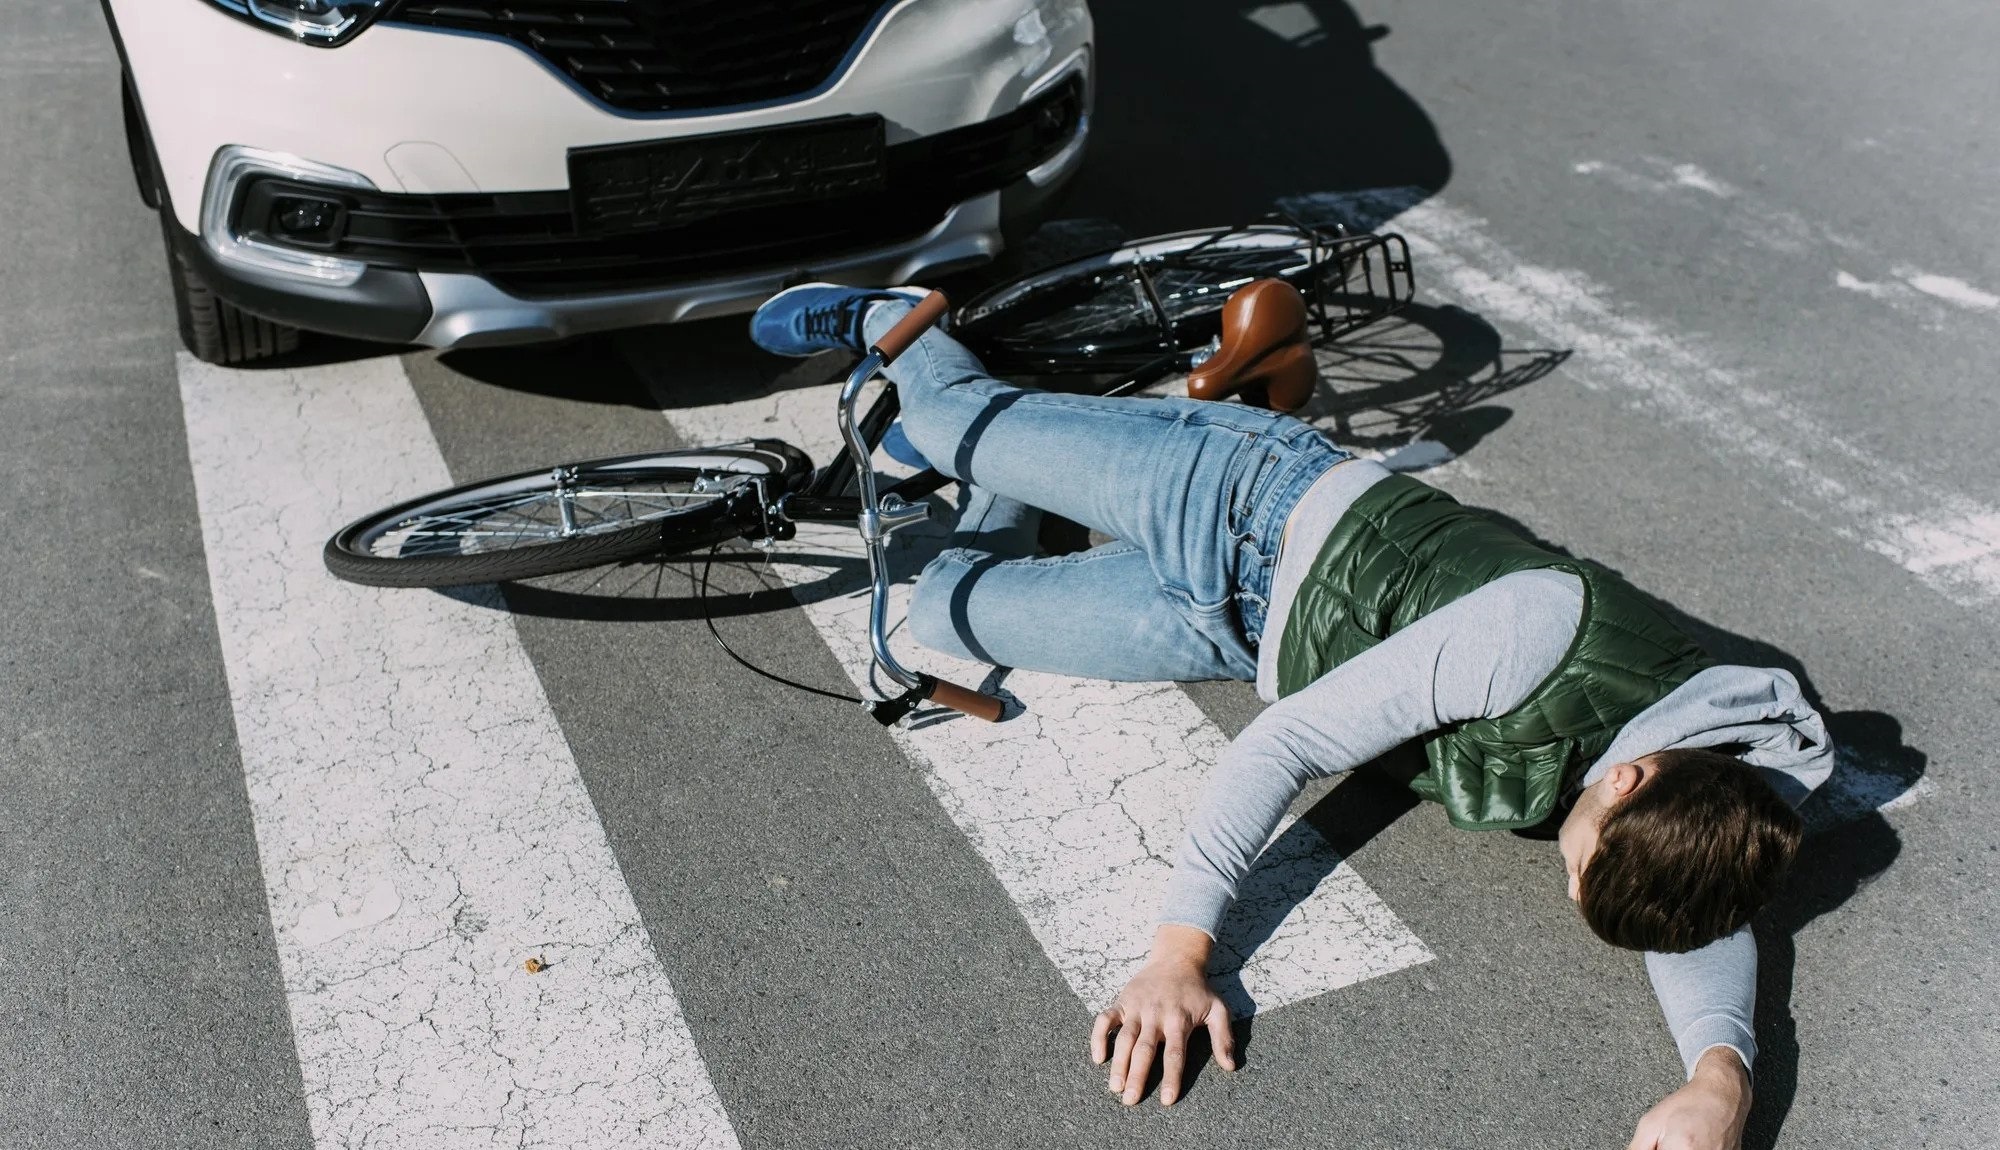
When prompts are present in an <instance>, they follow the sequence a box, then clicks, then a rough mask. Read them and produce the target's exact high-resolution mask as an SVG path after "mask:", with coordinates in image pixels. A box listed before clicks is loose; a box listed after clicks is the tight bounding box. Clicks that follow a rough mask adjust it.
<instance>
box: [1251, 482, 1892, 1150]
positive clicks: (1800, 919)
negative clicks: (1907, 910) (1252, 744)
mask: <svg viewBox="0 0 2000 1150" xmlns="http://www.w3.org/2000/svg"><path fill="white" fill-rule="evenodd" d="M1478 510H1480V511H1481V512H1482V513H1483V514H1486V515H1489V516H1491V517H1492V518H1494V519H1496V520H1498V521H1499V522H1501V523H1503V524H1505V525H1506V526H1508V527H1510V528H1512V529H1514V530H1516V531H1518V532H1520V533H1521V534H1522V535H1523V536H1525V537H1527V538H1529V539H1532V540H1535V542H1537V543H1538V544H1540V545H1541V546H1543V547H1546V548H1548V549H1550V550H1552V551H1556V552H1558V553H1560V554H1564V555H1568V554H1569V552H1568V551H1567V550H1566V549H1565V548H1563V547H1561V546H1559V545H1557V544H1553V543H1550V542H1549V541H1547V540H1545V539H1542V538H1540V537H1539V536H1537V535H1536V534H1535V533H1534V532H1533V531H1532V530H1530V529H1529V528H1527V527H1526V526H1525V525H1523V524H1522V523H1520V522H1519V521H1518V520H1515V519H1513V518H1512V517H1510V516H1508V515H1506V514H1504V513H1501V512H1496V511H1493V510H1492V509H1490V508H1479V509H1478ZM1641 594H1645V592H1643V591H1641ZM1646 597H1647V598H1648V599H1649V600H1650V601H1651V602H1652V603H1653V604H1654V605H1655V606H1656V607H1658V608H1659V609H1660V610H1662V611H1663V612H1665V613H1666V615H1667V616H1668V617H1669V618H1670V619H1672V620H1673V621H1674V623H1675V624H1676V625H1677V626H1679V627H1681V628H1682V629H1683V630H1685V631H1686V632H1687V633H1688V634H1689V635H1690V636H1691V637H1692V638H1694V639H1695V640H1696V641H1697V642H1699V643H1700V644H1701V645H1702V646H1703V647H1704V648H1706V649H1707V650H1708V651H1709V653H1710V654H1712V655H1714V656H1715V657H1716V658H1717V659H1719V660H1721V661H1723V662H1727V663H1737V664H1742V665H1745V666H1752V667H1778V668H1782V669H1784V670H1786V671H1789V672H1791V673H1792V675H1793V676H1795V677H1796V678H1797V679H1798V681H1799V685H1800V687H1801V688H1802V690H1803V692H1804V694H1805V696H1806V698H1807V699H1808V700H1809V701H1810V702H1811V703H1812V704H1813V706H1815V707H1817V708H1819V710H1820V713H1821V714H1822V715H1823V716H1824V717H1825V719H1826V724H1827V729H1828V732H1829V733H1830V734H1831V736H1832V738H1833V741H1834V746H1835V751H1836V758H1835V764H1834V770H1833V774H1832V776H1831V777H1830V778H1829V779H1828V780H1827V781H1826V783H1824V784H1823V785H1821V787H1820V788H1819V789H1818V790H1817V791H1815V792H1814V793H1813V795H1812V797H1811V798H1810V799H1808V800H1807V801H1806V803H1805V805H1804V806H1802V807H1801V808H1800V814H1801V815H1802V816H1803V817H1804V818H1805V820H1806V827H1807V837H1806V839H1805V842H1804V844H1803V845H1802V847H1801V849H1800V853H1799V857H1798V859H1797V860H1796V862H1795V863H1794V865H1793V868H1792V874H1791V878H1790V880H1789V882H1788V883H1787V884H1786V887H1785V889H1784V890H1783V891H1782V892H1781V893H1780V894H1779V896H1778V897H1777V898H1776V899H1775V900H1773V901H1772V902H1771V904H1770V905H1768V906H1767V907H1765V909H1764V911H1763V912H1762V913H1761V914H1760V915H1759V916H1758V917H1757V919H1756V921H1755V922H1754V923H1753V924H1752V930H1753V932H1754V933H1755V935H1756V937H1757V942H1758V949H1759V951H1760V961H1759V964H1758V975H1757V1017H1756V1039H1757V1046H1758V1052H1759V1053H1758V1058H1757V1066H1756V1082H1755V1097H1756V1103H1755V1106H1754V1108H1753V1109H1752V1111H1751V1115H1750V1122H1749V1126H1748V1128H1747V1129H1746V1131H1745V1133H1744V1145H1745V1146H1746V1147H1750V1148H1751V1150H1766V1148H1768V1147H1770V1146H1772V1145H1774V1144H1775V1142H1776V1140H1777V1137H1778V1134H1779V1131H1780V1130H1781V1128H1782V1127H1783V1124H1784V1121H1785V1119H1786V1117H1787V1116H1788V1115H1789V1114H1790V1112H1791V1108H1792V1105H1793V1102H1794V1100H1795V1099H1796V1096H1797V1089H1798V1067H1799V1044H1798V1038H1797V1023H1796V1020H1795V1019H1794V1018H1793V1016H1792V1011H1791V998H1792V990H1793V983H1794V971H1795V969H1796V965H1797V946H1796V942H1795V939H1796V937H1797V935H1798V934H1799V932H1801V931H1802V930H1804V929H1805V928H1806V926H1807V925H1809V924H1810V923H1812V922H1813V921H1814V920H1815V919H1817V918H1819V917H1820V916H1821V915H1824V914H1827V913H1829V912H1831V911H1834V910H1836V909H1838V908H1839V907H1841V906H1842V905H1844V904H1845V903H1846V902H1847V900H1848V899H1850V898H1852V897H1853V896H1854V895H1855V894H1856V893H1857V892H1859V891H1860V890H1861V889H1863V888H1864V887H1866V886H1867V885H1868V884H1869V883H1870V882H1873V881H1874V880H1875V879H1876V878H1878V877H1879V876H1880V875H1881V874H1882V873H1883V872H1884V871H1886V870H1887V869H1888V868H1889V866H1890V865H1891V864H1893V863H1894V862H1895V860H1896V858H1897V856H1898V855H1899V854H1900V853H1901V850H1902V843H1901V839H1900V837H1899V836H1898V835H1897V833H1896V829H1895V828H1894V827H1893V826H1891V825H1890V823H1889V821H1888V820H1887V819H1886V818H1884V817H1883V814H1882V808H1883V807H1884V806H1887V805H1893V804H1895V803H1896V802H1898V801H1901V800H1903V799H1904V798H1906V797H1913V796H1914V795H1915V794H1920V793H1921V787H1922V785H1923V778H1924V772H1925V769H1926V767H1927V766H1928V763H1929V757H1928V756H1927V755H1926V754H1925V753H1924V752H1923V751H1922V750H1919V749H1917V748H1915V747H1911V746H1909V745H1908V744H1907V743H1905V742H1904V740H1903V726H1902V723H1901V722H1900V721H1899V720H1898V719H1896V718H1895V717H1894V716H1892V715H1889V714H1886V713H1883V712H1880V711H1869V710H1846V711H1838V710H1830V709H1829V708H1828V707H1827V706H1826V704H1825V702H1824V701H1823V699H1822V697H1821V695H1820V694H1819V691H1818V690H1817V689H1816V688H1815V687H1814V685H1813V682H1812V678H1811V676H1810V675H1809V674H1808V673H1807V671H1806V669H1805V667H1804V665H1803V664H1802V663H1801V662H1800V661H1799V660H1798V659H1797V658H1796V657H1794V656H1793V655H1792V654H1790V653H1789V652H1787V651H1785V650H1784V649H1783V648H1780V647H1778V646H1776V645H1774V644H1772V643H1769V642H1767V641H1765V640H1762V639H1758V638H1755V637H1752V636H1748V635H1743V634H1740V633H1737V632H1734V631H1730V630H1728V629H1727V628H1724V627H1721V626H1718V625H1716V624H1713V623H1710V622H1708V621H1707V620H1704V619H1701V618H1699V617H1697V616H1694V615H1691V614H1689V613H1688V612H1686V611H1683V610H1681V609H1680V608H1678V607H1676V606H1674V605H1673V604H1672V603H1669V602H1666V601H1665V600H1662V599H1659V598H1657V597H1655V596H1651V595H1647V596H1646ZM1424 765H1425V764H1424V760H1423V755H1422V752H1421V751H1420V749H1418V747H1417V746H1416V745H1415V744H1407V745H1405V746H1403V747H1399V748H1397V749H1396V750H1394V751H1392V752H1390V753H1389V754H1388V755H1385V756H1383V757H1382V758H1381V759H1378V760H1376V761H1375V762H1372V763H1369V764H1366V765H1365V766H1364V767H1363V768H1361V769H1359V770H1357V771H1354V772H1352V773H1350V774H1349V775H1348V776H1347V777H1345V778H1343V779H1342V780H1341V781H1340V782H1339V783H1337V784H1336V785H1335V786H1334V787H1333V788H1332V789H1331V790H1329V791H1328V792H1327V793H1326V794H1325V795H1324V796H1323V797H1321V798H1320V799H1319V800H1318V801H1317V802H1315V803H1314V804H1313V805H1312V806H1311V807H1310V808H1309V809H1308V810H1306V811H1305V812H1303V813H1302V814H1301V815H1300V817H1299V818H1298V820H1297V821H1296V822H1294V823H1293V824H1292V826H1291V827H1290V828H1289V829H1287V830H1286V831H1285V833H1284V834H1282V835H1280V836H1279V837H1278V838H1277V839H1276V840H1274V841H1273V843H1272V844H1271V846H1270V847H1268V848H1266V853H1267V854H1275V856H1276V857H1279V858H1281V859H1285V860H1288V861H1287V864H1286V867H1285V868H1281V869H1274V870H1272V871H1271V872H1270V873H1262V872H1263V868H1261V867H1260V868H1258V869H1256V870H1253V871H1252V872H1251V873H1250V874H1249V875H1248V876H1246V878H1245V882H1244V888H1243V896H1242V898H1241V899H1240V901H1239V903H1238V904H1237V906H1236V907H1235V908H1232V911H1231V914H1230V916H1229V918H1227V919H1225V920H1224V922H1223V924H1222V927H1221V934H1222V938H1221V939H1220V940H1219V941H1220V942H1221V943H1222V944H1223V945H1222V946H1219V947H1218V950H1219V951H1222V950H1226V952H1227V954H1228V957H1227V958H1225V960H1224V962H1223V964H1222V965H1220V966H1219V967H1211V975H1212V977H1213V978H1214V979H1215V981H1216V988H1217V991H1218V993H1221V994H1222V995H1223V997H1224V998H1225V999H1227V1000H1229V1001H1230V1003H1231V1006H1232V1009H1237V1008H1239V1006H1253V1005H1254V1004H1253V1003H1252V1002H1251V998H1250V995H1249V994H1248V992H1247V991H1245V989H1244V988H1243V985H1242V981H1241V979H1240V977H1238V976H1237V972H1236V969H1235V968H1234V967H1232V966H1231V965H1230V964H1231V963H1233V964H1234V966H1235V967H1240V965H1241V958H1242V957H1247V956H1248V955H1250V954H1253V953H1254V952H1255V951H1256V949H1257V947H1259V946H1260V945H1262V944H1263V943H1264V942H1265V941H1266V940H1268V939H1269V938H1270V937H1271V936H1272V935H1273V934H1274V933H1275V932H1276V931H1277V929H1278V926H1279V924H1280V923H1282V922H1283V921H1284V918H1285V916H1286V915H1287V914H1289V913H1291V911H1292V909H1293V907H1294V906H1296V905H1297V903H1298V902H1299V901H1302V899H1303V897H1304V895H1305V894H1307V893H1310V891H1311V890H1312V888H1313V885H1315V883H1316V881H1318V880H1323V879H1324V878H1326V877H1327V876H1328V875H1331V874H1332V873H1333V870H1334V868H1335V867H1336V866H1338V865H1339V863H1340V862H1341V861H1342V860H1343V859H1346V858H1348V857H1350V856H1352V855H1353V854H1354V853H1355V852H1356V851H1358V850H1359V849H1361V848H1362V847H1363V846H1365V845H1366V844H1367V843H1368V842H1369V841H1371V840H1372V839H1374V838H1375V837H1376V836H1378V835H1380V834H1381V833H1382V832H1383V831H1385V830H1386V829H1387V828H1388V827H1389V826H1390V825H1391V824H1393V823H1394V822H1395V821H1396V820H1397V819H1398V818H1400V817H1402V816H1403V815H1404V814H1405V813H1407V812H1408V811H1410V810H1411V809H1413V808H1414V807H1415V806H1416V805H1417V803H1418V799H1417V797H1416V796H1415V794H1414V793H1412V792H1411V791H1410V790H1409V789H1408V786H1407V783H1408V781H1409V780H1410V779H1411V778H1414V777H1415V775H1416V774H1418V773H1420V772H1421V771H1422V770H1423V769H1424ZM1516 833H1517V834H1520V835H1523V836H1525V837H1530V838H1553V837H1554V821H1553V820H1552V822H1551V823H1550V824H1545V825H1544V826H1543V827H1540V828H1534V829H1531V830H1527V831H1519V832H1516ZM1305 859H1311V860H1313V862H1312V866H1313V867H1314V868H1315V870H1314V872H1313V873H1312V874H1310V875H1306V874H1302V873H1301V872H1300V870H1299V867H1300V866H1301V865H1302V864H1301V862H1300V861H1299V860H1305ZM1307 878H1311V879H1312V880H1314V881H1313V882H1307V881H1304V880H1305V879H1307Z"/></svg>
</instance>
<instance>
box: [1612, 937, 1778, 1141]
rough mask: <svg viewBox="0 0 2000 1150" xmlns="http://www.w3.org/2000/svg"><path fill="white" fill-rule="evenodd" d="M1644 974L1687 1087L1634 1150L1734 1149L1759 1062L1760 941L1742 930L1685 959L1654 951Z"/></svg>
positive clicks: (1657, 1112) (1665, 1105)
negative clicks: (1650, 983) (1754, 1028)
mask: <svg viewBox="0 0 2000 1150" xmlns="http://www.w3.org/2000/svg"><path fill="white" fill-rule="evenodd" d="M1646 973H1647V974H1648V975H1650V976H1651V977H1652V980H1653V995H1654V997H1656V998H1658V999H1659V1000H1660V1012H1661V1013H1662V1014H1665V1015H1666V1018H1667V1030H1668V1032H1670V1033H1671V1034H1672V1035H1673V1036H1674V1044H1675V1045H1676V1046H1678V1047H1679V1048H1680V1052H1681V1064H1682V1065H1683V1066H1685V1067H1686V1068H1687V1076H1688V1081H1687V1085H1685V1086H1683V1087H1681V1088H1680V1089H1679V1090H1676V1091H1674V1092H1673V1093H1672V1094H1669V1095H1667V1097H1666V1098H1665V1100H1663V1101H1662V1102H1661V1103H1660V1104H1659V1105H1658V1106H1655V1107H1653V1108H1652V1109H1651V1110H1649V1111H1647V1112H1646V1115H1645V1117H1643V1118H1641V1119H1640V1120H1639V1125H1638V1129H1637V1131H1636V1132H1635V1133H1634V1134H1633V1136H1632V1143H1631V1147H1630V1148H1629V1150H1654V1148H1655V1147H1658V1146H1675V1147H1681V1146H1685V1147H1689V1148H1691V1150H1734V1147H1736V1146H1737V1145H1738V1144H1739V1143H1740V1141H1741V1139H1742V1137H1743V1122H1744V1120H1745V1119H1746V1118H1748V1117H1749V1115H1750V1067H1751V1065H1752V1064H1753V1062H1754V1061H1755V1059H1756V1057H1757V1040H1756V1037H1755V1035H1754V1034H1753V1032H1752V1030H1751V1026H1752V1022H1753V1019H1754V1017H1755V1015H1756V1010H1757V940H1756V938H1755V937H1754V936H1752V935H1751V933H1750V928H1749V927H1744V928H1742V929H1741V930H1738V931H1737V932H1736V933H1735V934H1731V935H1726V936H1724V937H1722V938H1719V939H1717V940H1715V941H1714V942H1711V943H1709V944H1708V945H1707V946H1704V947H1702V948H1701V949H1699V950H1690V951H1688V952H1686V953H1685V954H1659V953H1654V952H1648V953H1647V955H1646Z"/></svg>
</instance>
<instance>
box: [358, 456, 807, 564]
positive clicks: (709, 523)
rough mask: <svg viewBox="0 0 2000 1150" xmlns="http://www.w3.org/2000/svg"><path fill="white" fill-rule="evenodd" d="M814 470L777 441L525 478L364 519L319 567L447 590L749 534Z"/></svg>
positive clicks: (489, 482)
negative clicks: (775, 503)
mask: <svg viewBox="0 0 2000 1150" xmlns="http://www.w3.org/2000/svg"><path fill="white" fill-rule="evenodd" d="M811 474H812V461H811V460H809V459H807V458H806V456H805V454H804V453H803V452H801V451H799V450H798V449H797V448H795V447H792V446H791V445H790V444H786V443H781V442H779V441H777V440H756V441H754V442H749V443H740V444H731V445H729V446H727V447H717V448H705V449H701V450H694V451H669V452H656V453H648V454H642V455H621V456H616V457H612V458H608V459H593V460H589V461H587V462H583V463H572V464H567V465H564V466H561V467H555V468H548V469H544V470H540V471H525V472H521V473H520V474H517V475H506V476H501V477H499V478H496V479H486V480H482V481H480V482H478V483H469V484H466V485H464V486H462V487H454V488H451V489H450V490H448V491H439V492H434V493H432V494H430V495H424V496H420V497H418V498H416V499H412V500H410V501H409V502H407V503H400V504H397V505H396V506H394V507H388V508H384V509H383V510H381V511H377V512H375V513H374V514H372V515H368V516H364V517H363V518H361V519H358V520H356V521H355V522H353V523H350V524H348V525H347V526H346V527H343V528H342V529H341V530H340V531H338V532H337V533H335V534H334V536H333V537H332V538H331V539H329V540H327V543H326V550H325V552H324V558H325V561H326V569H327V570H328V571H330V572H332V573H333V574H334V575H335V576H338V577H339V578H341V579H345V580H347V581H348V582H350V583H364V584H367V585H369V586H373V587H453V586H459V585H463V584H467V583H494V582H500V581H503V580H508V579H527V578H532V577H534V576H537V575H553V574H556V573H558V572H562V571H576V570H580V569H582V568H585V567H595V566H597V565H599V564H603V563H615V562H619V561H621V560H625V559H633V558H637V557H639V556H642V555H647V554H655V553H672V552H676V551H690V550H694V549H696V548H700V547H705V546H707V545H709V544H711V543H719V542H721V541H723V540H725V539H730V538H734V537H737V536H740V535H743V534H744V533H746V532H754V531H756V530H758V529H759V528H761V527H762V526H764V515H765V508H766V507H767V506H768V505H769V504H770V503H772V502H775V501H776V500H777V499H778V498H779V497H780V496H782V495H784V494H786V493H787V492H790V491H793V490H796V489H797V488H798V487H800V486H802V485H803V484H804V483H805V481H806V479H807V478H809V477H810V476H811Z"/></svg>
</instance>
